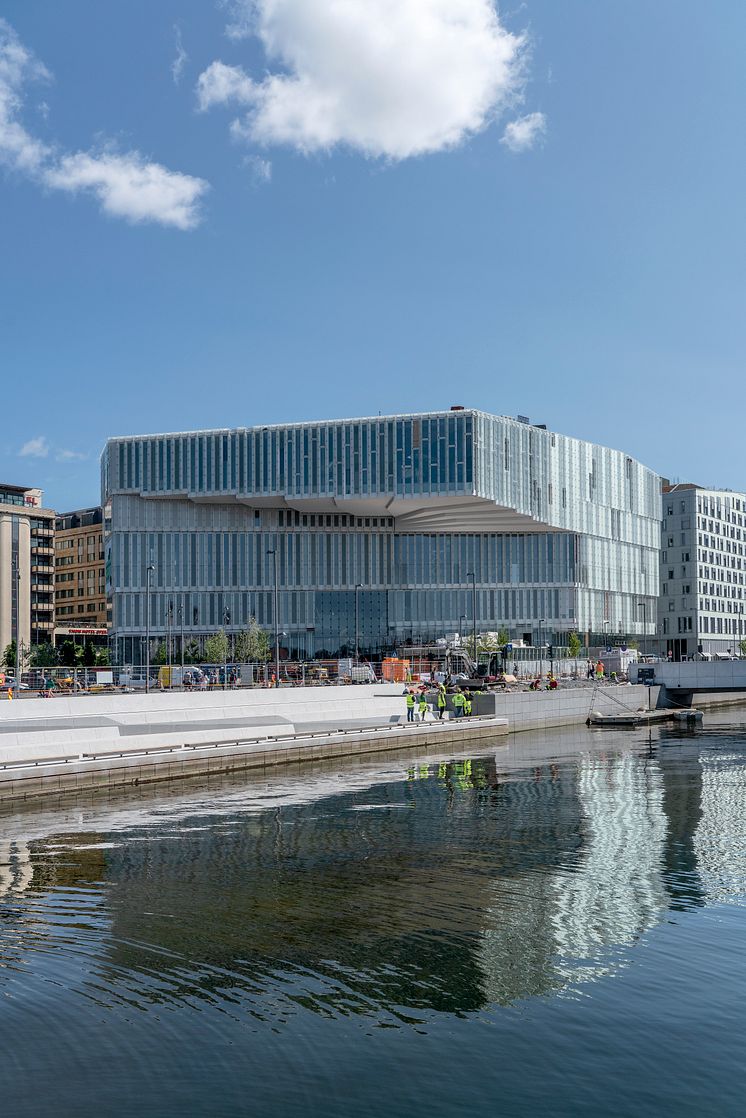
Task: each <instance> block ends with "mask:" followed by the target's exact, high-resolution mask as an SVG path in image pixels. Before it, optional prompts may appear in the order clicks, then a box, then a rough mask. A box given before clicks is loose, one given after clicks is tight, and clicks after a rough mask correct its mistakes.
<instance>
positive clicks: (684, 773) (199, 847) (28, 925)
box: [0, 748, 746, 1023]
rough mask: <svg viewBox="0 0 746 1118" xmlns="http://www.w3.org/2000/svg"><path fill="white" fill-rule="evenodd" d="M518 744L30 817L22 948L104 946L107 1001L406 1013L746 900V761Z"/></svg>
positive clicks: (16, 886)
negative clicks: (553, 753) (487, 752)
mask: <svg viewBox="0 0 746 1118" xmlns="http://www.w3.org/2000/svg"><path fill="white" fill-rule="evenodd" d="M504 756H505V755H504V754H498V755H497V757H498V758H500V759H499V760H498V759H497V758H496V757H495V756H488V757H483V758H477V759H462V760H458V761H453V760H448V761H446V760H442V759H441V760H440V761H439V762H435V763H433V762H432V761H431V760H428V761H424V760H423V761H421V762H419V763H417V762H415V763H413V764H412V765H411V766H410V767H409V768H408V769H407V770H406V771H402V767H401V761H400V760H396V761H394V760H392V761H391V763H390V764H382V763H381V762H380V761H378V762H377V763H376V764H377V766H378V767H376V764H372V763H371V764H369V765H367V766H357V767H353V766H349V767H344V766H342V767H340V768H338V769H336V770H330V769H329V767H328V766H327V767H326V768H325V769H319V770H309V771H308V772H307V773H305V774H300V775H296V776H290V775H288V776H287V777H285V778H283V777H281V776H280V774H276V775H275V776H273V779H272V780H271V781H267V782H262V781H259V782H257V781H254V782H247V783H246V784H244V785H241V786H239V785H236V784H231V785H224V786H223V787H221V788H219V789H215V790H214V791H212V792H210V793H205V792H201V793H194V794H182V795H175V796H168V795H165V794H164V792H163V790H159V792H158V793H152V794H150V795H149V796H148V797H147V798H146V799H145V801H144V802H143V801H142V800H141V801H140V802H138V803H130V804H123V803H120V804H112V805H108V806H107V807H106V808H98V809H91V811H90V812H88V813H82V814H81V815H80V817H79V818H77V819H76V815H75V812H74V811H73V810H71V809H64V808H60V809H59V810H58V813H57V815H56V816H55V814H54V813H53V812H51V813H50V812H47V813H43V812H40V813H39V815H38V817H36V819H35V818H34V817H33V816H29V817H25V818H21V817H18V816H17V817H15V818H14V819H13V820H12V825H10V823H9V826H8V832H9V833H10V834H11V835H12V836H13V837H11V838H10V839H9V840H8V841H7V842H6V843H5V845H4V847H2V849H0V861H2V872H1V873H0V908H2V909H4V911H3V915H4V916H6V917H7V919H6V920H4V921H3V922H2V926H0V961H2V957H3V956H4V955H5V953H6V949H7V948H10V947H11V945H12V953H13V956H14V958H15V957H16V956H17V948H18V942H19V939H20V940H22V941H23V943H24V946H25V948H27V949H29V950H30V951H31V954H30V956H29V958H27V960H26V963H25V965H26V966H28V967H30V968H33V966H34V960H33V948H34V946H36V945H38V943H39V940H40V937H41V938H43V941H44V947H45V949H48V948H49V946H50V945H55V946H57V947H61V949H62V953H63V955H64V953H65V952H69V953H75V952H76V951H77V950H78V949H79V943H82V944H83V948H81V950H84V952H85V955H86V959H87V964H88V965H89V967H90V972H89V977H88V979H87V980H86V981H87V982H88V983H89V984H90V986H91V987H95V991H96V997H97V998H98V999H99V1000H100V1001H101V1003H102V1004H115V1003H117V1002H119V1001H122V1002H123V1001H124V1000H126V1001H127V1003H128V1004H132V1003H135V1004H139V1005H140V1006H141V1008H147V1007H148V1006H151V1005H160V1004H164V1003H174V1004H180V1005H183V1004H185V1003H189V1004H195V999H196V1002H200V1001H202V1002H205V1001H206V1002H210V1003H213V1004H217V1005H220V1007H221V1008H223V1009H224V1010H225V1011H226V1012H231V1013H237V1014H238V1013H246V1012H249V1013H250V1014H252V1015H253V1017H254V1018H255V1019H257V1020H271V1021H272V1022H273V1023H278V1022H281V1021H282V1020H283V1019H287V1017H288V1016H289V1015H291V1014H293V1013H296V1012H299V1011H300V1010H301V1009H309V1010H312V1011H314V1012H316V1013H320V1014H324V1015H340V1014H351V1013H356V1014H364V1015H367V1016H371V1017H374V1018H375V1019H377V1020H378V1021H379V1022H380V1023H385V1020H390V1021H392V1022H395V1021H399V1020H402V1019H403V1020H412V1019H420V1018H421V1017H422V1016H423V1015H424V1014H426V1013H431V1012H434V1011H435V1012H448V1013H471V1012H474V1011H477V1010H480V1009H482V1008H484V1007H485V1006H488V1005H490V1004H495V1003H497V1004H509V1003H512V1002H515V1001H516V1000H519V999H522V998H526V997H532V996H537V995H545V994H549V993H552V992H557V991H560V990H563V989H566V988H567V987H568V986H570V987H572V986H574V985H576V984H578V983H580V982H584V981H588V980H590V979H593V978H597V977H599V976H601V975H605V974H608V973H610V972H612V971H613V970H614V969H615V968H616V967H618V966H619V965H623V964H624V963H625V961H626V960H627V959H628V958H629V951H630V950H631V949H632V948H633V945H634V944H635V942H636V941H637V940H638V939H639V937H640V936H641V935H643V934H644V933H645V932H646V931H647V930H648V929H650V928H652V927H654V926H655V925H656V924H657V923H658V922H660V921H661V920H662V919H663V918H664V917H665V914H666V912H667V911H668V910H669V909H670V908H672V907H687V906H691V905H693V904H702V903H703V902H704V900H706V899H708V898H710V899H715V900H724V899H728V900H730V899H732V898H733V897H734V895H735V893H736V892H737V891H738V890H737V889H736V883H737V882H740V885H739V886H738V888H739V889H740V890H741V892H742V885H743V876H744V873H743V871H744V864H743V859H744V854H743V851H744V848H745V846H746V844H745V843H744V825H743V820H742V812H741V810H740V807H739V805H740V804H741V803H742V802H743V791H744V768H743V764H742V762H741V760H740V758H739V757H738V756H737V755H733V756H730V755H726V754H722V753H719V754H717V755H716V756H713V757H711V756H710V755H703V756H701V757H700V756H697V754H696V751H691V750H690V751H689V752H688V753H685V754H684V755H677V756H671V755H666V753H665V751H660V755H659V756H657V757H654V756H652V755H650V754H648V753H647V752H645V751H640V752H638V751H635V750H633V749H619V748H617V749H610V750H608V751H607V752H599V751H595V752H588V753H585V754H581V755H575V756H573V757H572V758H570V759H562V761H561V762H557V763H552V762H549V761H547V760H546V759H542V760H540V761H537V764H536V766H535V767H534V768H533V769H531V770H526V769H525V768H524V769H520V768H519V767H518V766H513V767H512V769H511V768H510V766H507V765H506V763H505V761H504V760H503V758H504ZM84 816H85V818H84ZM86 821H87V823H88V826H89V827H91V829H89V830H86V829H85V823H86ZM55 825H56V829H55ZM75 827H77V828H78V831H77V833H74V834H71V833H70V832H71V831H73V828H75ZM94 828H95V829H94ZM22 833H25V834H26V838H25V839H24V838H22V837H21V836H22ZM739 895H740V893H739ZM76 905H77V906H78V907H79V908H80V910H81V911H83V910H84V911H85V921H84V922H83V923H82V924H81V930H80V933H79V935H80V939H79V942H76V939H75V935H74V934H73V935H71V933H70V915H71V912H74V911H75V906H76ZM61 914H62V915H61ZM75 973H76V975H77V978H76V982H84V980H83V979H81V977H80V970H79V968H75ZM2 982H3V979H2V971H0V986H1V985H2ZM84 984H85V983H84Z"/></svg>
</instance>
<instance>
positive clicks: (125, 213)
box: [45, 151, 207, 229]
mask: <svg viewBox="0 0 746 1118" xmlns="http://www.w3.org/2000/svg"><path fill="white" fill-rule="evenodd" d="M45 181H46V182H47V183H48V185H49V186H53V187H57V188H58V189H59V190H67V191H70V192H71V193H76V192H78V191H89V192H90V193H92V194H93V195H95V197H96V198H97V199H98V201H99V203H100V205H101V208H102V209H103V210H104V211H105V212H106V213H109V214H112V215H113V216H114V217H124V218H126V219H127V220H128V221H131V222H141V221H157V222H160V224H161V225H173V226H175V227H176V228H177V229H193V228H194V226H195V225H196V224H197V222H198V220H199V216H198V212H197V202H198V201H199V199H200V197H201V196H202V194H203V193H204V191H205V190H206V189H207V183H205V182H203V180H202V179H195V178H192V176H191V175H182V174H180V173H179V172H178V171H169V170H168V169H167V168H166V167H162V166H161V165H160V163H149V162H147V161H146V160H145V159H144V158H143V157H142V156H141V155H140V154H139V152H136V151H133V152H128V153H127V154H126V155H118V154H117V153H116V152H103V153H101V154H99V155H90V154H89V153H88V152H84V151H80V152H77V153H76V154H74V155H65V156H63V158H62V159H60V161H59V163H58V164H57V166H56V167H54V168H50V169H49V170H48V172H47V174H46V177H45Z"/></svg>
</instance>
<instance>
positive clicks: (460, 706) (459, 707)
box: [453, 687, 464, 718]
mask: <svg viewBox="0 0 746 1118" xmlns="http://www.w3.org/2000/svg"><path fill="white" fill-rule="evenodd" d="M463 713H464V696H463V694H462V693H461V688H460V687H457V688H456V694H455V695H454V696H453V715H454V718H460V717H461V716H462V714H463Z"/></svg>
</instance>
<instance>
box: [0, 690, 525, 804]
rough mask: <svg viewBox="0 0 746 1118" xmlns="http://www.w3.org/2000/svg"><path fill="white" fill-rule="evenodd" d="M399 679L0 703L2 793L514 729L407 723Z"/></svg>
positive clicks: (494, 722)
mask: <svg viewBox="0 0 746 1118" xmlns="http://www.w3.org/2000/svg"><path fill="white" fill-rule="evenodd" d="M405 709H406V708H405V704H404V699H403V697H402V687H401V685H394V686H386V685H375V686H360V687H357V686H356V687H329V688H305V689H303V688H298V689H286V688H281V689H278V690H276V691H238V692H213V693H206V692H197V693H190V694H174V695H171V694H168V693H166V694H154V695H143V694H130V695H106V696H91V697H89V696H75V697H70V698H60V699H28V700H16V701H13V702H8V704H7V707H6V706H3V707H2V708H0V798H15V797H27V796H36V795H44V794H49V793H55V792H59V791H66V790H71V789H75V790H78V789H80V790H82V789H86V788H92V787H101V786H104V787H107V786H108V787H111V786H116V785H121V784H132V783H140V782H146V781H154V780H170V779H173V778H175V777H178V776H187V775H200V774H208V775H209V774H212V773H218V772H230V771H232V770H239V769H248V768H266V767H270V766H273V765H278V764H286V763H289V762H300V761H304V760H317V759H322V758H327V757H342V756H352V755H355V754H365V753H373V752H378V751H383V750H391V749H396V748H403V747H405V746H407V745H409V744H415V745H417V746H428V745H435V744H437V746H438V748H441V747H446V746H448V745H450V744H451V743H456V742H458V743H460V745H461V746H463V743H464V741H465V740H469V741H471V740H480V739H483V740H493V739H494V738H495V737H496V736H499V735H503V734H506V733H507V730H508V728H507V724H506V723H505V721H504V720H502V719H499V718H495V717H485V718H475V719H473V720H455V721H444V722H442V723H441V722H433V721H431V722H427V723H424V724H415V725H408V724H406V722H405V721H404V717H405Z"/></svg>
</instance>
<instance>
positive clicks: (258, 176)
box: [243, 155, 272, 184]
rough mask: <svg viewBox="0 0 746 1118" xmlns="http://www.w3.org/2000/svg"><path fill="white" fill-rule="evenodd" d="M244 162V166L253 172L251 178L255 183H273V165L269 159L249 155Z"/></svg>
mask: <svg viewBox="0 0 746 1118" xmlns="http://www.w3.org/2000/svg"><path fill="white" fill-rule="evenodd" d="M243 162H244V166H245V167H248V168H249V170H250V171H251V177H252V179H253V181H254V182H255V183H257V184H258V183H265V182H270V181H271V179H272V164H271V163H270V161H269V159H262V158H261V157H260V156H258V155H247V156H246V158H245V159H244V161H243Z"/></svg>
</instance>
